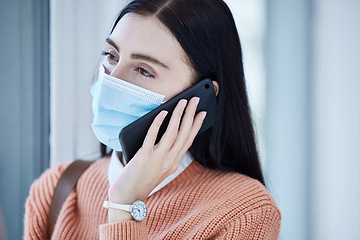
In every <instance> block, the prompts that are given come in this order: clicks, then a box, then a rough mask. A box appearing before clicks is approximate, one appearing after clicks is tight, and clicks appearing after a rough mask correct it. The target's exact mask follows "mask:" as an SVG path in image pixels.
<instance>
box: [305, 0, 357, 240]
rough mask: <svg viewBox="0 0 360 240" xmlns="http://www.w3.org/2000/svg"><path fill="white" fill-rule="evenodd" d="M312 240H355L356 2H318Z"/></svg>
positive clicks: (316, 18)
mask: <svg viewBox="0 0 360 240" xmlns="http://www.w3.org/2000/svg"><path fill="white" fill-rule="evenodd" d="M314 23H315V28H314V83H313V91H314V108H313V121H314V127H313V129H314V135H313V136H314V163H313V176H312V179H313V184H314V185H313V194H312V195H313V196H312V197H313V198H312V199H313V219H314V221H313V222H314V228H313V229H314V230H313V232H314V235H313V237H314V239H327V240H337V239H360V1H357V0H317V2H316V6H315V18H314Z"/></svg>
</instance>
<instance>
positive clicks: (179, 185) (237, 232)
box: [25, 158, 281, 239]
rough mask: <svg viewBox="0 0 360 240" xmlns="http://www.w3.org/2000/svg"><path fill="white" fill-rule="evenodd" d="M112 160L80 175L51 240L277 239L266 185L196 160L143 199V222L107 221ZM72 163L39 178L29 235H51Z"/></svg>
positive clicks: (30, 203)
mask: <svg viewBox="0 0 360 240" xmlns="http://www.w3.org/2000/svg"><path fill="white" fill-rule="evenodd" d="M109 161H110V159H109V158H103V159H100V160H98V161H97V162H95V163H94V164H92V165H91V166H90V167H89V169H87V170H86V171H85V172H84V173H83V174H82V176H81V177H80V179H79V181H78V183H77V186H76V189H74V190H73V191H72V192H71V193H70V195H69V197H68V198H67V200H66V202H65V203H64V205H63V208H62V210H61V212H60V215H59V218H58V220H57V223H56V226H55V229H54V233H53V237H52V239H99V238H100V239H277V237H278V234H279V230H280V219H281V215H280V211H279V209H278V208H277V206H276V203H275V201H274V200H273V198H272V197H271V196H270V194H269V193H268V191H267V190H266V189H265V187H264V186H263V185H262V184H260V183H259V182H258V181H256V180H253V179H251V178H249V177H247V176H244V175H241V174H238V173H224V172H221V171H214V170H209V169H206V168H204V167H203V166H201V165H200V164H199V163H197V162H195V161H194V162H193V163H192V164H191V165H190V166H189V167H187V168H186V169H185V170H184V171H183V172H182V173H181V174H180V175H179V176H178V177H177V178H176V179H174V180H173V181H172V182H170V183H169V184H167V185H166V186H165V187H164V188H162V189H161V190H159V191H158V192H156V193H154V194H153V195H151V196H150V197H148V199H146V201H145V203H146V205H147V207H148V215H147V216H146V218H145V220H144V221H142V222H136V221H124V222H118V223H111V224H108V223H107V217H108V216H107V209H105V208H103V207H102V204H103V201H104V200H107V199H108V197H107V191H108V188H109V183H108V178H107V171H108V166H109ZM67 166H68V163H67V164H60V165H58V166H57V167H54V168H52V169H49V170H47V171H46V172H45V173H43V175H42V176H41V177H40V178H39V179H38V180H36V181H35V182H34V183H33V184H32V186H31V189H30V194H29V197H28V199H27V201H26V212H25V239H47V234H46V220H47V214H48V211H49V205H50V201H51V197H52V194H53V191H54V189H55V185H56V183H57V181H58V180H59V178H60V176H61V173H62V172H63V171H64V170H65V168H66V167H67Z"/></svg>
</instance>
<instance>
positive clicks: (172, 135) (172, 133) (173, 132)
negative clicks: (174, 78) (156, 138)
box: [159, 99, 187, 149]
mask: <svg viewBox="0 0 360 240" xmlns="http://www.w3.org/2000/svg"><path fill="white" fill-rule="evenodd" d="M186 104H187V100H186V99H181V100H180V101H179V102H178V104H177V105H176V107H175V109H174V111H173V113H172V115H171V118H170V121H169V125H168V126H167V128H166V131H165V133H164V135H163V136H162V137H161V139H160V142H159V148H160V149H169V148H170V147H171V146H172V145H173V143H174V141H175V139H176V137H177V134H178V130H179V124H180V120H181V116H182V114H183V112H184V109H185V107H186Z"/></svg>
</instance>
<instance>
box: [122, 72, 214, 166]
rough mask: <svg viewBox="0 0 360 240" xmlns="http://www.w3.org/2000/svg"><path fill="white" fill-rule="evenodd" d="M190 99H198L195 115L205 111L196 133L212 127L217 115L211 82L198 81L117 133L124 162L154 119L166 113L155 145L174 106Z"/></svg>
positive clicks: (132, 155)
mask: <svg viewBox="0 0 360 240" xmlns="http://www.w3.org/2000/svg"><path fill="white" fill-rule="evenodd" d="M192 97H199V98H200V102H199V104H198V106H197V110H196V114H197V113H199V112H201V111H206V112H207V114H206V117H205V119H204V122H203V124H202V126H201V128H200V130H199V132H198V135H199V134H201V133H202V132H204V131H205V130H207V129H209V128H210V127H212V126H213V125H214V123H215V119H216V114H217V106H218V104H217V99H216V95H215V91H214V86H213V84H212V81H211V80H210V79H208V78H206V79H203V80H201V81H199V82H198V83H196V84H194V85H193V86H191V87H189V88H188V89H186V90H184V91H183V92H181V93H179V94H178V95H176V96H175V97H173V98H171V99H170V100H168V101H166V102H165V103H163V104H161V105H160V106H158V107H157V108H155V109H154V110H152V111H150V112H149V113H147V114H145V115H144V116H142V117H141V118H139V119H137V120H136V121H134V122H132V123H131V124H129V125H128V126H126V127H125V128H123V129H122V131H121V132H120V133H119V141H120V144H121V147H122V151H123V156H124V158H125V161H126V162H127V163H128V162H129V161H130V159H132V158H133V157H134V155H135V153H136V152H137V151H138V150H139V149H140V147H141V146H142V144H143V141H144V139H145V136H146V134H147V131H148V129H149V128H150V125H151V124H152V122H153V120H154V119H155V117H156V116H157V115H158V114H159V113H160V112H161V111H162V110H166V111H168V114H167V116H166V117H165V119H164V121H163V123H162V125H161V127H160V129H159V132H158V135H157V139H156V143H157V142H158V141H160V139H161V137H162V135H163V134H164V133H165V131H166V128H167V126H168V124H169V121H170V118H171V115H172V112H173V110H174V109H175V107H176V105H177V104H178V102H179V101H180V100H181V99H187V100H188V101H190V99H191V98H192Z"/></svg>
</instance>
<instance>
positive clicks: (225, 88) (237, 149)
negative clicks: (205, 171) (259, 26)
mask: <svg viewBox="0 0 360 240" xmlns="http://www.w3.org/2000/svg"><path fill="white" fill-rule="evenodd" d="M127 13H136V14H139V15H142V16H153V17H156V18H157V19H158V20H159V21H160V22H161V23H162V24H163V25H164V26H166V27H167V28H168V29H169V30H170V32H171V33H172V34H173V35H174V36H175V38H176V39H177V41H178V42H179V43H180V45H181V46H182V48H183V49H184V51H185V52H186V54H187V57H188V60H189V62H190V64H191V66H192V67H193V69H194V70H195V72H196V81H198V80H201V79H203V78H210V79H212V80H215V81H217V82H218V84H219V94H218V96H217V99H218V104H219V108H218V117H217V119H216V122H215V125H214V126H213V127H212V128H211V129H209V130H207V131H205V132H204V133H202V134H200V135H198V136H197V137H196V138H195V140H194V142H193V145H192V146H191V147H190V149H189V150H190V152H191V154H192V156H193V157H194V159H195V160H196V161H198V162H199V163H200V164H202V165H203V166H205V167H207V168H210V169H220V170H223V171H235V172H239V173H241V174H245V175H247V176H250V177H252V178H254V179H257V180H258V181H260V182H261V183H262V184H264V185H265V183H264V178H263V174H262V171H261V167H260V161H259V156H258V152H257V149H256V143H255V136H254V129H253V124H252V121H251V116H250V108H249V102H248V97H247V92H246V86H245V77H244V69H243V62H242V50H241V45H240V39H239V36H238V33H237V29H236V26H235V22H234V19H233V16H232V14H231V12H230V10H229V8H228V6H227V5H226V4H225V3H224V2H223V1H222V0H135V1H132V2H131V3H129V4H128V5H127V6H126V7H125V8H124V9H123V10H122V11H121V12H120V14H119V15H118V17H117V19H116V21H115V23H114V26H113V28H112V30H111V32H112V31H113V30H114V28H115V26H116V24H117V23H118V22H119V21H120V19H121V18H122V17H123V16H124V15H125V14H127Z"/></svg>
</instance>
